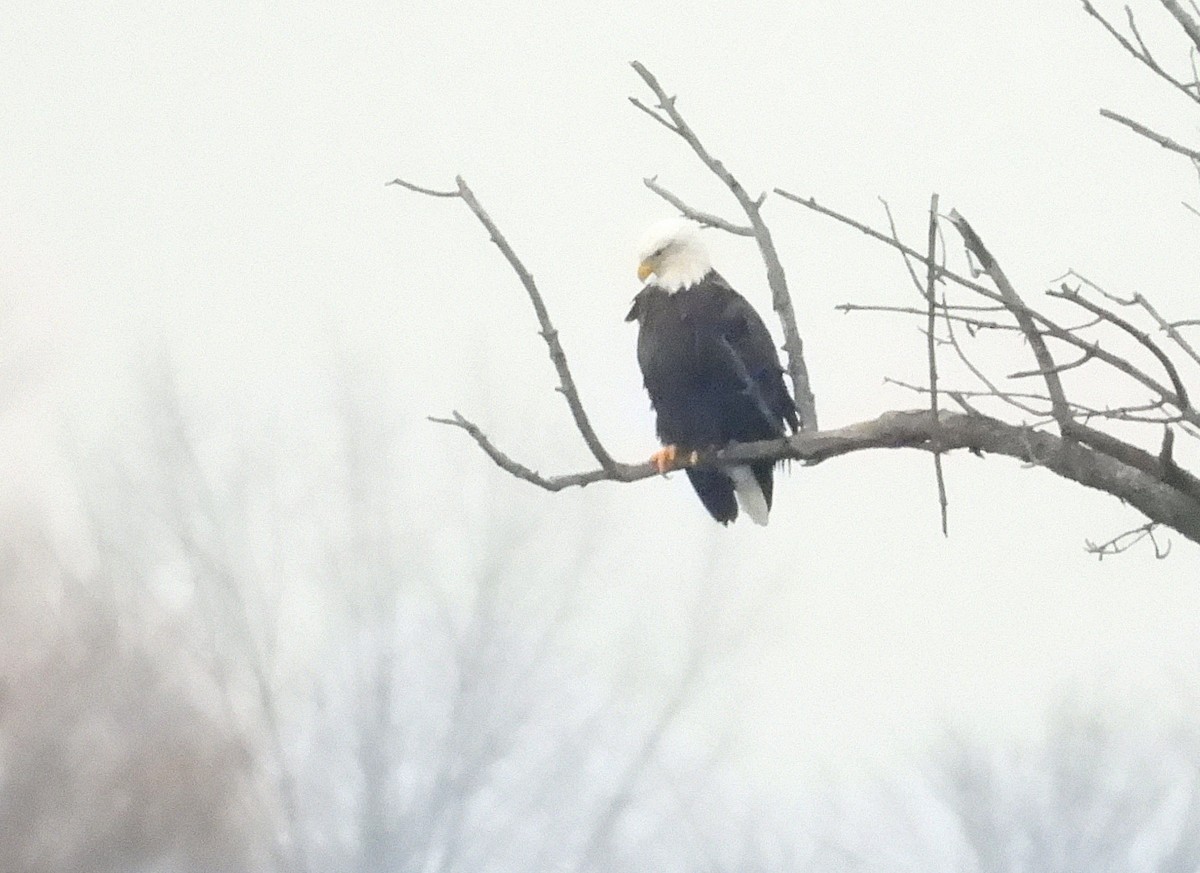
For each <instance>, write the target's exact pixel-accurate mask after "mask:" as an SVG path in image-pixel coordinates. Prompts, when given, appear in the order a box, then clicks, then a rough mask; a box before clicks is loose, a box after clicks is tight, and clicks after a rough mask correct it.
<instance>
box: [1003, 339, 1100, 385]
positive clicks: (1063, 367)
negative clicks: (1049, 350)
mask: <svg viewBox="0 0 1200 873" xmlns="http://www.w3.org/2000/svg"><path fill="white" fill-rule="evenodd" d="M1098 347H1099V346H1095V345H1093V346H1092V347H1091V348H1090V349H1088V350H1087V351H1086V352H1084V353H1083V357H1081V358H1079V359H1078V360H1076V361H1071V362H1070V363H1068V364H1057V365H1055V367H1054V370H1053V372H1055V373H1063V372H1065V371H1067V370H1074V369H1075V368H1076V367H1082V366H1083V365H1084V364H1086V363H1087V362H1088V361H1090V360H1091V359H1092V358H1094V357H1096V349H1097V348H1098ZM1046 372H1047V371H1046V370H1042V369H1037V370H1021V371H1020V372H1017V373H1009V374H1008V378H1010V379H1025V378H1028V377H1029V376H1045V375H1046Z"/></svg>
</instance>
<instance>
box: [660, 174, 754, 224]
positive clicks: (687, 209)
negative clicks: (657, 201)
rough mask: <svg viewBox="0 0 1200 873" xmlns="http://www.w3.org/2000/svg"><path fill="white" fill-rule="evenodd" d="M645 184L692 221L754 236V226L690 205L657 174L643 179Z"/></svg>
mask: <svg viewBox="0 0 1200 873" xmlns="http://www.w3.org/2000/svg"><path fill="white" fill-rule="evenodd" d="M642 182H643V184H645V186H646V187H647V188H649V189H650V190H651V191H653V192H654V193H655V194H657V195H658V196H659V197H661V198H662V199H663V200H666V201H667V202H668V203H670V204H671V205H672V206H674V207H675V208H676V209H678V210H679V212H680V214H681V215H683V217H684V218H690V219H691V220H692V221H695V222H698V223H699V224H701V225H703V226H704V227H715V228H717V229H719V230H723V231H725V232H726V233H732V234H735V235H737V236H751V237H752V236H754V228H752V227H746V226H745V225H743V224H734V223H733V222H732V221H726V220H725V219H724V218H721V216H719V215H713V214H712V213H711V212H703V211H701V210H699V209H695V208H693V207H691V206H688V205H687V204H686V203H684V202H683V200H681V199H680V198H679V197H678V196H676V195H675V194H672V193H671V192H670V191H668V190H667V189H666V188H664V187H663V186H662V185H660V184H658V177H657V176H650V177H649V178H647V179H643V180H642Z"/></svg>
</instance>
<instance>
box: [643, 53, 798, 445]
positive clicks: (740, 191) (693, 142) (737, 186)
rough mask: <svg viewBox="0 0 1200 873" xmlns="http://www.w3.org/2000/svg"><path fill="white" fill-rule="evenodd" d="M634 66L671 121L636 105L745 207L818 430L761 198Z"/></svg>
mask: <svg viewBox="0 0 1200 873" xmlns="http://www.w3.org/2000/svg"><path fill="white" fill-rule="evenodd" d="M632 66H633V69H634V70H635V71H636V72H637V74H638V75H639V76H641V77H642V81H643V82H645V83H646V85H647V86H648V87H649V88H650V90H651V91H653V92H654V96H655V97H656V98H658V109H659V110H661V111H662V112H665V113H666V114H667V116H668V117H669V118H670V123H667V122H665V121H663V119H662V117H661V116H659V115H658V113H657V112H655V111H654V110H652V109H650V108H649V107H646V106H644V105H642V104H640V103H638V102H637V101H635V103H634V105H636V106H638V107H639V108H641V109H643V110H644V111H646V112H647V113H649V114H650V115H652V116H654V117H655V118H656V120H658V121H659V122H660V123H662V124H663V125H664V126H666V127H667V128H668V129H669V130H671V131H672V132H673V133H675V134H676V135H678V136H679V137H680V138H681V139H682V140H683V141H684V142H686V143H687V144H688V145H689V146H691V148H692V151H694V152H695V153H696V156H697V157H698V158H700V160H701V161H702V162H703V163H704V165H705V166H706V167H708V168H709V170H711V171H712V172H713V174H714V175H715V176H716V177H717V178H718V179H720V180H721V182H722V183H724V185H725V187H726V188H728V189H729V191H730V193H731V194H733V196H734V199H736V200H737V202H738V205H739V206H741V207H742V211H743V212H745V213H746V218H748V219H749V220H750V228H751V230H753V232H754V239H755V241H756V242H757V243H758V250H759V254H760V255H761V256H762V259H763V263H764V264H765V265H766V268H767V284H768V285H770V287H771V305H772V307H773V308H774V309H775V312H776V314H777V315H778V316H779V321H780V324H781V325H782V327H783V350H784V352H786V353H787V360H788V365H787V367H788V376H789V377H790V379H791V381H792V391H793V393H794V394H795V397H796V408H797V410H798V412H799V417H800V427H801V429H802V430H815V429H816V428H817V405H816V399H815V398H814V397H813V392H812V386H811V384H810V382H809V378H808V367H807V365H806V364H805V363H804V343H803V341H802V340H801V338H800V329H799V328H798V327H797V326H796V312H795V309H794V308H793V307H792V297H791V294H790V293H789V292H788V286H787V277H786V275H785V274H784V272H783V264H782V263H781V262H780V260H779V253H778V252H777V251H776V250H775V243H774V241H773V240H772V239H771V231H770V230H769V229H768V228H767V225H766V222H764V221H763V219H762V210H761V207H762V197H760V198H758V199H757V200H755V199H752V198H751V197H750V195H749V194H747V193H746V189H745V188H743V187H742V184H741V183H740V182H739V181H738V180H737V179H736V178H735V177H734V175H733V174H732V173H731V172H729V170H728V169H726V167H725V165H724V164H723V163H721V162H720V161H719V160H717V159H716V158H714V157H713V156H712V155H711V154H709V152H708V149H706V148H705V147H704V144H703V143H701V142H700V138H699V137H698V136H696V133H695V131H693V130H692V128H691V126H689V125H688V123H687V121H686V120H684V118H683V116H682V115H681V114H680V113H679V110H678V109H676V107H675V98H674V97H671V96H668V94H667V92H666V91H665V90H663V87H662V85H660V84H659V83H658V79H656V78H655V77H654V74H653V73H651V72H650V71H649V70H648V69H646V67H645V66H643V65H642V64H641V63H639V62H638V61H633V62H632ZM631 99H632V98H631Z"/></svg>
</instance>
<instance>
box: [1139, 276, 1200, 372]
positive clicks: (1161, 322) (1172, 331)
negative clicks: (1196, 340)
mask: <svg viewBox="0 0 1200 873" xmlns="http://www.w3.org/2000/svg"><path fill="white" fill-rule="evenodd" d="M1133 302H1134V303H1136V304H1137V305H1138V306H1140V307H1142V309H1144V310H1146V312H1147V313H1148V314H1149V316H1150V317H1151V318H1153V319H1154V320H1155V321H1156V322H1158V326H1159V327H1160V328H1162V329H1163V330H1164V331H1166V334H1167V336H1169V337H1170V338H1171V339H1173V340H1174V341H1175V343H1176V344H1177V345H1178V346H1179V347H1180V348H1181V349H1183V350H1184V352H1185V353H1187V356H1188V357H1189V358H1191V359H1192V360H1193V361H1195V362H1196V363H1197V364H1200V354H1198V353H1197V352H1196V350H1195V349H1194V348H1193V347H1192V344H1191V343H1189V342H1188V341H1187V339H1185V338H1184V336H1183V334H1181V333H1180V332H1179V331H1178V330H1176V327H1177V325H1175V324H1172V323H1170V322H1168V321H1167V320H1166V319H1164V318H1163V317H1162V316H1161V315H1159V314H1158V310H1157V309H1155V308H1154V306H1153V305H1152V304H1151V303H1150V301H1149V300H1147V299H1146V298H1145V297H1143V296H1142V295H1141V294H1140V293H1138V294H1134V295H1133Z"/></svg>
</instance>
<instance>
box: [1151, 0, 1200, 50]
mask: <svg viewBox="0 0 1200 873" xmlns="http://www.w3.org/2000/svg"><path fill="white" fill-rule="evenodd" d="M1159 2H1161V3H1162V5H1163V6H1164V7H1165V8H1166V10H1167V11H1168V12H1170V13H1171V15H1173V16H1174V17H1175V20H1176V21H1178V22H1179V26H1180V27H1182V28H1183V30H1184V33H1186V34H1187V35H1188V39H1190V40H1191V41H1192V44H1193V45H1194V46H1195V47H1196V48H1197V49H1198V50H1200V23H1198V22H1197V21H1196V19H1194V18H1192V16H1191V15H1189V14H1188V11H1187V10H1186V9H1184V8H1183V7H1182V6H1181V5H1180V4H1179V2H1178V0H1159Z"/></svg>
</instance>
